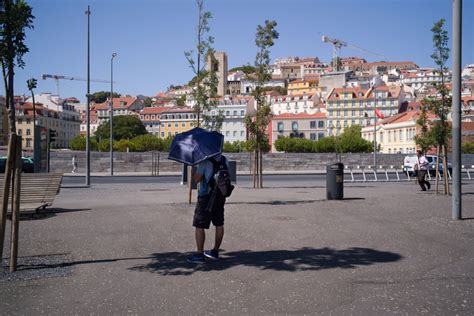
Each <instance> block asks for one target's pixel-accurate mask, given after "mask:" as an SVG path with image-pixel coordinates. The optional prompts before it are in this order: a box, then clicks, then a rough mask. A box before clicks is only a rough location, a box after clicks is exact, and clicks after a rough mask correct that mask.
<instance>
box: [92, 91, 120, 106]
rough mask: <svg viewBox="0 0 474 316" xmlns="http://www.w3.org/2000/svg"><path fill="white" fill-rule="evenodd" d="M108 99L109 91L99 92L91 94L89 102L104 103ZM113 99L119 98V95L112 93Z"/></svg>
mask: <svg viewBox="0 0 474 316" xmlns="http://www.w3.org/2000/svg"><path fill="white" fill-rule="evenodd" d="M108 98H110V91H99V92H96V93H93V94H92V96H91V102H95V103H104V102H105V101H107V99H108ZM114 98H120V94H119V93H116V92H114Z"/></svg>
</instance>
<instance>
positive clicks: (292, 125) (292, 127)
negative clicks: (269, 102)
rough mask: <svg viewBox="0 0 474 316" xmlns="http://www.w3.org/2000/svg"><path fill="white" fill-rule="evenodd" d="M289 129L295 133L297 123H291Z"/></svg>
mask: <svg viewBox="0 0 474 316" xmlns="http://www.w3.org/2000/svg"><path fill="white" fill-rule="evenodd" d="M291 129H292V130H293V131H297V130H298V122H292V123H291Z"/></svg>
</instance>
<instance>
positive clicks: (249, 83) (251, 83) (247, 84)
mask: <svg viewBox="0 0 474 316" xmlns="http://www.w3.org/2000/svg"><path fill="white" fill-rule="evenodd" d="M256 86H257V83H256V81H255V80H249V79H245V80H242V81H241V88H240V91H241V93H242V94H250V93H252V91H253V90H255V87H256ZM263 86H264V87H281V88H285V87H286V81H285V80H284V79H272V80H270V81H267V82H265V84H264V85H263Z"/></svg>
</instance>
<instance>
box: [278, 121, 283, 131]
mask: <svg viewBox="0 0 474 316" xmlns="http://www.w3.org/2000/svg"><path fill="white" fill-rule="evenodd" d="M277 126H278V127H277V129H278V131H279V132H280V133H282V132H283V130H284V124H283V122H278V124H277Z"/></svg>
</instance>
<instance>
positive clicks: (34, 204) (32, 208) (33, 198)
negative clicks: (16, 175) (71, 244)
mask: <svg viewBox="0 0 474 316" xmlns="http://www.w3.org/2000/svg"><path fill="white" fill-rule="evenodd" d="M4 177H5V174H0V201H1V199H2V198H3V179H4ZM62 179H63V175H62V173H22V174H21V195H20V214H32V213H36V212H37V211H38V210H39V209H45V208H46V207H47V206H51V205H52V204H53V202H54V199H55V197H56V194H58V193H59V189H60V187H61V181H62ZM8 208H9V210H8V214H9V215H10V214H11V210H10V208H11V188H10V198H9V201H8Z"/></svg>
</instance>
